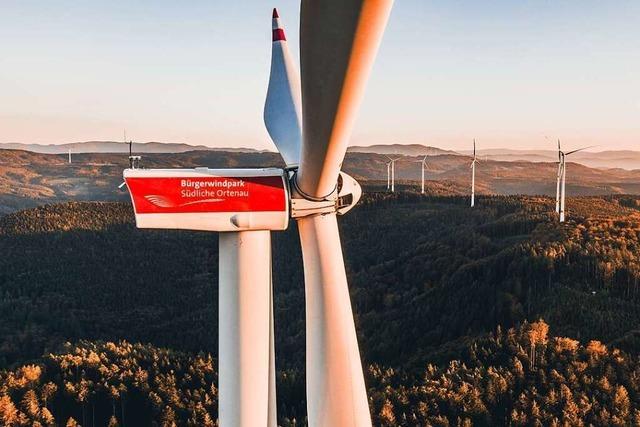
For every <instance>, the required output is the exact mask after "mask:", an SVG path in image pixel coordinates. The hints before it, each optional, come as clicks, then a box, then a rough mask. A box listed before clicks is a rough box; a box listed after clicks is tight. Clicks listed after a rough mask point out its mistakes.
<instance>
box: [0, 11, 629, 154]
mask: <svg viewBox="0 0 640 427" xmlns="http://www.w3.org/2000/svg"><path fill="white" fill-rule="evenodd" d="M273 6H277V7H278V8H279V9H280V12H281V16H282V18H283V21H284V24H285V26H286V29H287V34H288V37H289V40H290V47H291V49H292V51H293V52H294V54H295V55H296V57H297V56H298V44H297V34H298V13H299V0H276V1H274V2H269V1H264V0H241V1H225V2H222V1H216V0H207V1H204V0H191V1H185V2H178V1H175V0H154V1H131V0H104V1H80V0H75V1H71V0H41V1H36V0H0V40H2V44H1V46H2V49H0V100H1V101H0V142H38V143H62V142H74V141H83V140H120V139H121V138H122V131H123V129H124V128H126V129H127V132H128V134H129V135H130V136H131V137H132V138H134V139H135V140H137V141H147V140H155V141H171V142H187V143H191V144H205V145H213V146H250V147H255V148H268V147H272V145H271V143H270V141H269V138H268V135H267V133H266V131H265V130H264V126H263V123H262V107H263V102H264V96H265V92H266V88H267V81H268V75H269V63H270V57H271V27H270V26H271V19H270V18H271V8H272V7H273ZM545 135H548V136H550V137H551V138H557V137H560V138H562V139H563V140H564V141H565V143H566V146H567V147H569V146H572V145H580V144H600V147H601V148H607V149H609V148H611V149H616V148H619V149H623V148H627V149H633V148H635V149H640V1H637V0H629V1H594V0H517V1H516V0H493V1H485V2H479V1H476V0H465V1H455V0H434V1H430V0H396V3H395V6H394V10H393V12H392V15H391V19H390V22H389V26H388V28H387V32H386V35H385V39H384V41H383V45H382V48H381V50H380V53H379V56H378V60H377V63H376V66H375V68H374V71H373V75H372V78H371V80H370V84H369V87H368V89H367V95H366V97H365V99H364V103H363V107H362V109H361V111H360V115H359V119H358V122H357V126H356V129H355V132H354V135H353V140H352V144H354V145H355V144H359V145H369V144H374V143H394V142H399V143H424V144H430V145H436V146H440V147H443V148H452V149H463V148H467V147H468V146H469V145H470V141H471V139H472V138H474V137H475V138H477V139H478V143H479V146H480V147H483V148H489V147H511V148H534V147H536V148H543V147H549V148H552V144H549V143H547V142H546V141H545V138H544V137H545Z"/></svg>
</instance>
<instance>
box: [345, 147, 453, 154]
mask: <svg viewBox="0 0 640 427" xmlns="http://www.w3.org/2000/svg"><path fill="white" fill-rule="evenodd" d="M347 151H349V152H350V153H375V154H387V155H388V154H398V155H403V156H441V155H460V153H457V152H455V151H451V150H443V149H442V148H437V147H431V146H428V145H422V144H388V145H386V144H376V145H369V146H362V145H354V146H352V147H349V148H348V150H347Z"/></svg>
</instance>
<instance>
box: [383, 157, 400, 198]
mask: <svg viewBox="0 0 640 427" xmlns="http://www.w3.org/2000/svg"><path fill="white" fill-rule="evenodd" d="M385 157H386V158H387V159H389V162H388V163H387V190H388V189H389V181H391V192H392V193H393V192H395V191H396V161H398V160H400V157H396V158H395V159H392V158H391V157H389V156H385Z"/></svg>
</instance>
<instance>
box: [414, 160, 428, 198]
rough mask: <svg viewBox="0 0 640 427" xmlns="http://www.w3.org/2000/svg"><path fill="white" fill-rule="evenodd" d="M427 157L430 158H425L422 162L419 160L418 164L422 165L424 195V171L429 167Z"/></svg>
mask: <svg viewBox="0 0 640 427" xmlns="http://www.w3.org/2000/svg"><path fill="white" fill-rule="evenodd" d="M427 157H428V156H424V158H423V159H422V160H418V161H417V162H416V163H420V168H421V171H422V191H421V193H422V194H424V170H425V169H426V167H427Z"/></svg>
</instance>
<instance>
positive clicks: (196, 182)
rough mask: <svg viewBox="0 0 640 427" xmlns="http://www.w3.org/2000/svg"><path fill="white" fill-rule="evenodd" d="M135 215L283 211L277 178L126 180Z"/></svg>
mask: <svg viewBox="0 0 640 427" xmlns="http://www.w3.org/2000/svg"><path fill="white" fill-rule="evenodd" d="M126 181H127V186H128V187H129V191H130V192H131V194H132V197H133V203H134V205H135V210H136V213H139V214H145V213H188V212H257V211H262V212H265V211H285V210H286V203H287V199H286V193H285V190H284V183H283V181H282V178H281V177H278V176H259V177H246V178H239V177H185V178H176V177H171V178H162V177H154V178H127V179H126Z"/></svg>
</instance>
